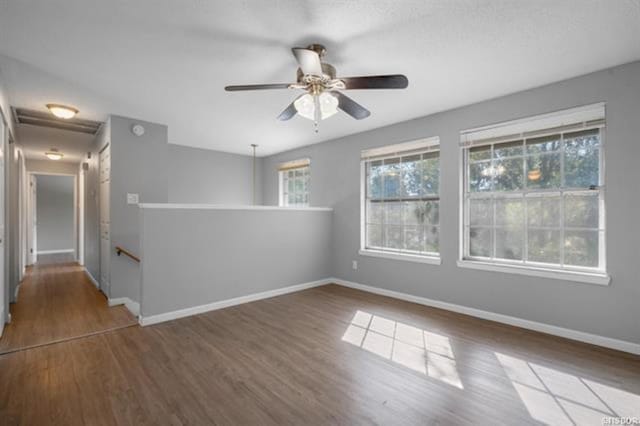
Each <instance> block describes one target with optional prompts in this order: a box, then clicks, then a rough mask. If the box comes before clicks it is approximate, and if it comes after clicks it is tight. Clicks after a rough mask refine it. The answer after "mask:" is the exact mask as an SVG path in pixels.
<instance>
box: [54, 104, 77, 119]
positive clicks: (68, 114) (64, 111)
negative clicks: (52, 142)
mask: <svg viewBox="0 0 640 426" xmlns="http://www.w3.org/2000/svg"><path fill="white" fill-rule="evenodd" d="M47 108H49V111H51V114H53V115H55V116H56V117H58V118H62V119H65V120H68V119H70V118H73V117H75V116H76V114H77V113H78V112H79V111H78V110H77V109H76V108H74V107H70V106H67V105H61V104H47Z"/></svg>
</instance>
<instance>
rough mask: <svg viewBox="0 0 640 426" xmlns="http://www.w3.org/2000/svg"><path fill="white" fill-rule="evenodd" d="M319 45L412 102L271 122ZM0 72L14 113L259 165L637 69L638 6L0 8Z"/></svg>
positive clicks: (119, 0)
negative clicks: (245, 87) (147, 125)
mask: <svg viewBox="0 0 640 426" xmlns="http://www.w3.org/2000/svg"><path fill="white" fill-rule="evenodd" d="M316 41H318V42H322V43H324V44H325V45H326V46H327V47H328V49H329V53H328V56H327V58H326V60H327V61H328V62H330V63H332V64H334V65H335V66H336V67H337V69H338V75H342V76H349V75H366V74H386V73H404V74H406V75H407V76H408V78H409V89H407V90H404V91H370V92H367V93H365V92H363V91H352V92H350V93H349V95H350V96H352V97H353V98H354V99H355V100H357V101H358V102H360V103H362V104H363V105H364V106H366V107H367V108H369V109H370V110H371V112H372V116H371V117H370V118H368V119H366V120H363V121H356V120H353V119H351V118H349V117H347V116H345V115H344V114H339V115H337V116H335V117H333V118H331V119H329V120H327V121H324V122H322V124H321V129H320V133H319V134H318V135H316V134H314V133H313V129H312V123H311V122H310V121H308V120H305V119H303V118H300V117H296V118H294V119H293V120H291V121H289V122H279V121H277V120H276V119H275V117H276V116H277V115H278V114H279V113H280V112H281V111H282V110H283V109H284V108H285V107H286V106H287V105H288V104H289V103H290V102H291V100H292V99H293V98H294V96H295V93H292V92H291V91H287V90H285V91H271V92H247V93H227V92H224V90H223V87H224V86H225V85H228V84H246V83H263V82H264V83H268V82H291V81H293V80H294V76H295V68H296V64H295V61H294V59H293V57H292V56H291V53H290V51H289V49H290V47H292V46H304V45H306V44H308V43H310V42H316ZM0 54H1V55H2V56H0V72H2V75H3V77H4V78H5V80H6V82H5V83H6V85H7V86H9V96H10V100H11V102H12V104H13V105H16V106H20V107H27V108H33V109H41V110H42V109H44V104H45V103H46V102H54V101H55V102H61V103H69V104H73V105H75V106H77V107H78V108H79V109H80V110H81V114H80V117H82V118H89V119H94V120H101V121H103V120H105V119H106V116H107V115H108V114H109V113H114V114H119V115H126V116H131V117H136V118H140V119H144V120H149V121H155V122H160V123H165V124H167V125H168V126H169V141H170V142H171V143H176V144H183V145H190V146H196V147H202V148H210V149H219V150H224V151H230V152H237V153H245V154H248V153H249V152H250V148H249V144H251V143H257V144H259V148H258V153H259V154H260V155H266V154H271V153H275V152H279V151H284V150H287V149H290V148H294V147H297V146H301V145H307V144H311V143H316V142H320V141H323V140H328V139H333V138H335V137H339V136H343V135H347V134H352V133H358V132H361V131H364V130H369V129H372V128H376V127H380V126H384V125H387V124H391V123H394V122H398V121H403V120H407V119H411V118H415V117H419V116H423V115H427V114H430V113H433V112H437V111H442V110H446V109H450V108H454V107H457V106H462V105H466V104H470V103H474V102H477V101H480V100H484V99H489V98H493V97H497V96H500V95H504V94H508V93H513V92H516V91H520V90H524V89H527V88H531V87H536V86H540V85H543V84H547V83H551V82H554V81H558V80H562V79H566V78H569V77H573V76H577V75H582V74H586V73H589V72H592V71H596V70H599V69H603V68H607V67H610V66H614V65H618V64H622V63H627V62H632V61H634V60H638V59H640V2H639V0H615V1H614V0H536V1H525V0H522V1H515V0H447V1H445V0H440V1H435V0H419V1H416V0H404V1H391V0H385V1H381V0H341V1H338V0H325V1H311V0H307V1H300V0H274V1H258V0H255V1H249V0H244V1H238V0H235V1H232V0H228V1H215V2H214V1H203V0H181V1H169V0H136V1H130V0H112V1H104V0H55V1H51V0H40V1H35V0H20V1H9V0H0Z"/></svg>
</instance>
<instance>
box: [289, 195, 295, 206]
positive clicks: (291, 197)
mask: <svg viewBox="0 0 640 426" xmlns="http://www.w3.org/2000/svg"><path fill="white" fill-rule="evenodd" d="M295 204H296V194H287V205H288V206H293V205H295Z"/></svg>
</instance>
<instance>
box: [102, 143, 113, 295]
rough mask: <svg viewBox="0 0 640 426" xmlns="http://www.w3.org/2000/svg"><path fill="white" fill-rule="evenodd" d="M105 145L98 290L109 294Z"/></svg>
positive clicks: (107, 160)
mask: <svg viewBox="0 0 640 426" xmlns="http://www.w3.org/2000/svg"><path fill="white" fill-rule="evenodd" d="M110 151H111V150H110V147H109V145H107V147H106V148H105V149H103V150H102V151H101V152H100V167H99V176H100V290H102V292H103V293H104V294H106V295H107V296H110V293H109V279H110V276H109V269H110V263H111V261H110V260H111V233H110V229H109V228H110V224H111V220H110V216H109V199H110V197H109V192H110V189H111V188H110V186H111V152H110Z"/></svg>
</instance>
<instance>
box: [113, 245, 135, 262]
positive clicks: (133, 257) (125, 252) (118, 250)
mask: <svg viewBox="0 0 640 426" xmlns="http://www.w3.org/2000/svg"><path fill="white" fill-rule="evenodd" d="M120 253H124V254H126V255H127V256H129V257H130V258H131V259H133V260H135V261H136V262H138V263H140V258H139V257H138V256H136V255H135V254H133V253H131V252H130V251H127V250H125V249H123V248H122V247H120V246H116V254H117V255H118V256H120Z"/></svg>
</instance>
